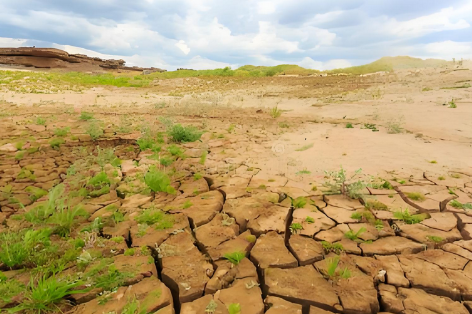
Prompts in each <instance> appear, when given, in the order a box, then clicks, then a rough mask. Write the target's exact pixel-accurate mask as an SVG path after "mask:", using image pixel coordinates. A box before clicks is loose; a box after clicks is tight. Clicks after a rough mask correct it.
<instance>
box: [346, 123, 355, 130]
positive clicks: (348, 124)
mask: <svg viewBox="0 0 472 314" xmlns="http://www.w3.org/2000/svg"><path fill="white" fill-rule="evenodd" d="M346 129H354V127H353V126H352V123H351V122H349V123H346Z"/></svg>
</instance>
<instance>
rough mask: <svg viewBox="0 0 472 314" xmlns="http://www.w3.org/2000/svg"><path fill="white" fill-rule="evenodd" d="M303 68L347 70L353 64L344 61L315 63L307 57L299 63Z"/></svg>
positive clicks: (335, 60)
mask: <svg viewBox="0 0 472 314" xmlns="http://www.w3.org/2000/svg"><path fill="white" fill-rule="evenodd" d="M297 64H298V65H299V66H301V67H304V68H307V69H314V70H332V69H339V68H347V67H350V66H351V63H350V62H349V61H347V60H344V59H333V60H328V61H326V62H321V61H315V60H313V59H312V58H310V57H305V58H303V60H302V61H301V62H297Z"/></svg>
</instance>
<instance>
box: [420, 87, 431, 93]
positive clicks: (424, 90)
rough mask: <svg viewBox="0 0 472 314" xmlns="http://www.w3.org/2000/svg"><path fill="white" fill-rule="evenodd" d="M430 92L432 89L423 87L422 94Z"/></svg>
mask: <svg viewBox="0 0 472 314" xmlns="http://www.w3.org/2000/svg"><path fill="white" fill-rule="evenodd" d="M432 90H433V89H432V88H430V87H424V88H423V89H422V91H423V92H429V91H432Z"/></svg>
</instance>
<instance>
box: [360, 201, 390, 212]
mask: <svg viewBox="0 0 472 314" xmlns="http://www.w3.org/2000/svg"><path fill="white" fill-rule="evenodd" d="M364 206H365V208H367V209H373V210H388V206H387V205H385V204H384V203H382V202H379V201H377V200H368V201H366V202H365V205H364Z"/></svg>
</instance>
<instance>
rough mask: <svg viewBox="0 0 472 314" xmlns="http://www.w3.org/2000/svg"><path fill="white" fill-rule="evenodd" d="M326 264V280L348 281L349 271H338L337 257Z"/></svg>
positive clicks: (328, 260)
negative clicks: (340, 279) (338, 279)
mask: <svg viewBox="0 0 472 314" xmlns="http://www.w3.org/2000/svg"><path fill="white" fill-rule="evenodd" d="M326 264H327V268H326V276H327V277H328V279H331V280H334V279H336V278H338V277H339V278H342V279H348V278H350V277H351V271H350V270H349V269H348V268H347V267H345V268H343V269H341V270H338V265H339V256H335V257H331V258H329V259H327V260H326Z"/></svg>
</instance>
